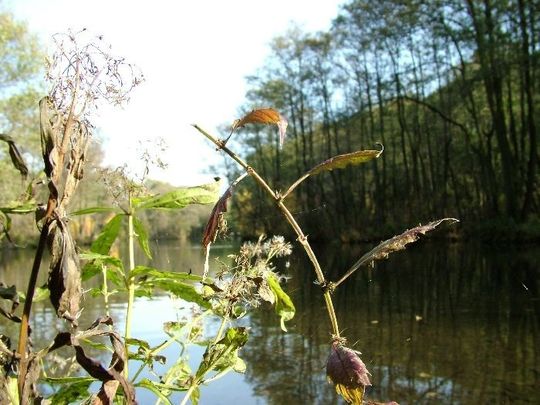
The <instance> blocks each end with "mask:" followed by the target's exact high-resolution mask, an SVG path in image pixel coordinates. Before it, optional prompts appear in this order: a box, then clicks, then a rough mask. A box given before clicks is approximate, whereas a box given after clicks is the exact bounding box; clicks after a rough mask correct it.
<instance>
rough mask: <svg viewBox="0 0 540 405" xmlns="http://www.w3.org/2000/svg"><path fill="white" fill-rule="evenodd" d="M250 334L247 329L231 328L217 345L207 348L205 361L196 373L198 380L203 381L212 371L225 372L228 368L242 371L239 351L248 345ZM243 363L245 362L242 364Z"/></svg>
mask: <svg viewBox="0 0 540 405" xmlns="http://www.w3.org/2000/svg"><path fill="white" fill-rule="evenodd" d="M247 340H248V334H247V330H246V328H243V327H238V328H229V329H228V330H227V333H226V334H225V336H224V337H223V338H222V339H221V340H220V341H218V342H217V343H215V344H211V345H209V346H208V347H207V348H206V352H205V353H204V356H203V361H202V362H201V364H200V365H199V368H198V370H197V373H196V378H197V379H198V380H200V379H202V378H203V377H204V375H205V374H206V373H208V372H209V371H212V370H216V371H218V372H219V371H224V370H226V369H228V368H230V369H235V367H236V368H238V369H239V370H240V369H242V366H241V364H240V363H239V362H238V349H240V348H241V347H242V346H244V345H245V344H246V342H247ZM242 363H243V362H242Z"/></svg>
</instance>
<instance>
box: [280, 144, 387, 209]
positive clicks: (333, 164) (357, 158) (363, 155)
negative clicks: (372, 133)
mask: <svg viewBox="0 0 540 405" xmlns="http://www.w3.org/2000/svg"><path fill="white" fill-rule="evenodd" d="M381 147H382V145H381ZM383 151H384V147H382V149H381V150H372V149H368V150H359V151H356V152H352V153H345V154H343V155H337V156H334V157H331V158H329V159H326V160H325V161H324V162H322V163H319V164H318V165H317V166H315V167H313V168H312V169H311V170H309V171H308V172H307V173H305V174H304V175H303V176H302V177H300V178H299V179H298V180H296V181H295V182H294V183H293V184H291V186H290V187H289V188H288V190H287V191H286V192H285V193H284V194H283V197H282V198H283V199H284V198H285V197H287V196H288V195H289V194H290V193H291V192H292V191H293V190H294V189H295V188H296V187H297V186H298V185H299V184H300V183H302V182H303V181H304V180H305V179H307V178H308V177H309V176H311V175H313V174H319V173H321V172H324V171H330V170H334V169H343V168H345V167H347V166H348V165H353V166H355V165H359V164H361V163H366V162H369V161H370V160H372V159H376V158H378V157H379V156H380V155H381V153H383Z"/></svg>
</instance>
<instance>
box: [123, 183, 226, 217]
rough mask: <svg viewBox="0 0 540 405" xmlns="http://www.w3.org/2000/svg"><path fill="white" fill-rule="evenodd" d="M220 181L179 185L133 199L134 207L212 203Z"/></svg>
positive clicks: (217, 196)
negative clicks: (200, 184) (170, 189)
mask: <svg viewBox="0 0 540 405" xmlns="http://www.w3.org/2000/svg"><path fill="white" fill-rule="evenodd" d="M219 189H220V182H218V181H216V182H215V183H211V184H205V185H202V186H196V187H180V188H177V189H176V190H173V191H170V192H168V193H165V194H158V195H155V196H151V197H140V198H134V199H133V206H134V207H135V208H136V209H173V210H174V209H182V208H184V207H187V206H188V205H192V204H213V203H215V202H216V201H217V200H218V198H219Z"/></svg>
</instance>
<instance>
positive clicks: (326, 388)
mask: <svg viewBox="0 0 540 405" xmlns="http://www.w3.org/2000/svg"><path fill="white" fill-rule="evenodd" d="M365 250H366V248H365V247H364V248H363V249H361V250H358V251H356V249H352V248H351V247H350V246H347V247H345V248H342V249H338V250H332V249H326V250H325V251H324V252H322V254H320V257H322V258H325V259H326V263H323V268H325V269H332V274H333V277H331V278H332V279H335V278H337V276H338V275H339V272H340V270H341V271H343V270H344V269H347V268H348V266H349V265H350V264H351V263H352V262H354V261H355V259H356V258H357V257H358V256H359V254H360V252H361V251H365ZM299 253H300V252H296V254H297V257H296V258H295V259H293V260H292V263H291V266H290V270H289V275H291V276H292V278H291V279H290V281H289V283H288V286H287V287H286V288H287V290H288V291H289V292H290V293H291V296H292V298H293V300H294V302H295V305H296V307H297V317H296V319H295V320H294V321H293V322H292V323H293V324H294V326H292V327H291V328H290V329H289V333H288V334H283V333H282V332H281V331H280V330H279V327H277V325H276V319H275V315H274V314H272V313H271V312H269V311H262V312H261V311H259V312H256V313H255V314H253V315H252V318H251V325H252V328H253V330H252V333H251V337H250V342H249V343H248V346H247V347H246V348H245V350H244V351H243V357H244V359H245V360H246V361H247V362H248V371H247V376H246V378H247V379H248V381H249V383H250V384H252V386H253V388H254V391H255V393H256V395H259V396H261V397H264V398H265V399H266V400H267V402H268V403H270V404H287V403H290V404H293V403H294V404H332V403H341V402H340V401H341V400H338V398H337V396H336V394H335V392H334V389H333V387H332V386H331V385H329V384H328V383H327V382H326V378H325V370H324V365H325V362H326V358H327V356H328V353H329V341H330V336H329V330H330V329H329V325H328V322H327V318H326V313H325V309H324V304H323V302H322V298H321V294H320V293H319V291H318V289H319V287H318V286H316V285H314V284H313V276H312V274H311V272H309V271H307V269H309V265H308V263H307V261H306V260H304V258H303V257H301V255H300V254H299ZM539 259H540V250H539V249H538V248H532V247H530V248H528V249H526V250H525V249H524V250H517V248H516V249H515V250H514V251H510V250H508V247H505V248H504V249H493V248H491V249H488V248H485V247H484V248H482V247H478V246H470V245H442V244H436V243H423V244H420V245H418V246H416V247H414V248H411V249H409V250H408V251H407V252H405V253H398V254H396V255H394V256H393V257H391V258H390V259H389V260H387V261H384V262H379V263H378V264H377V265H376V267H375V268H374V269H364V271H363V272H361V273H359V274H358V275H357V276H356V277H355V278H354V279H353V280H351V281H350V282H348V283H345V284H344V285H343V286H342V287H340V289H339V290H338V291H337V292H336V294H335V305H336V310H337V312H338V318H339V319H340V325H341V326H342V327H343V328H344V329H345V330H344V335H345V336H347V337H348V339H349V342H350V343H352V344H353V347H354V348H355V349H356V350H360V351H362V352H363V356H362V358H363V359H364V361H365V363H366V365H367V366H368V369H369V370H370V371H371V372H372V374H373V378H372V379H371V380H372V383H373V384H374V386H373V387H371V389H370V390H369V391H368V397H369V398H370V399H378V400H384V401H389V400H395V401H397V402H399V403H400V404H430V403H433V404H457V403H461V404H487V403H499V404H505V403H511V404H518V403H523V404H526V403H531V404H532V403H539V402H540V393H539V390H538V386H539V382H540V380H539V378H540V361H539V360H540V358H539V346H538V342H539V328H538V327H539V315H540V301H539V296H538V290H539V282H540V274H539V271H538V267H537V263H540V260H539ZM323 260H324V259H323Z"/></svg>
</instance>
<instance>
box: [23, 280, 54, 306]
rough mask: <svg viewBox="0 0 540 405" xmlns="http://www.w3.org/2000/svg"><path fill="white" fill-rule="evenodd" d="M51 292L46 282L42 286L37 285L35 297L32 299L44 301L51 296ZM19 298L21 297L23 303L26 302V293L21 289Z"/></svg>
mask: <svg viewBox="0 0 540 405" xmlns="http://www.w3.org/2000/svg"><path fill="white" fill-rule="evenodd" d="M50 294H51V292H50V291H49V288H48V287H47V285H46V284H45V285H44V286H42V287H37V288H36V290H35V291H34V298H33V299H32V302H39V301H43V300H45V299H47V298H49V296H50ZM19 298H20V301H21V303H22V302H25V301H26V293H24V292H22V291H20V292H19Z"/></svg>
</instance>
